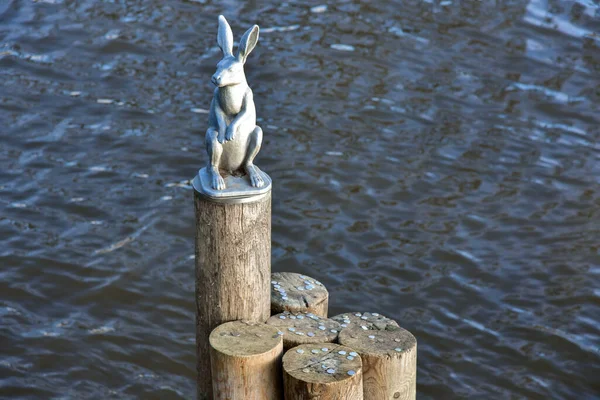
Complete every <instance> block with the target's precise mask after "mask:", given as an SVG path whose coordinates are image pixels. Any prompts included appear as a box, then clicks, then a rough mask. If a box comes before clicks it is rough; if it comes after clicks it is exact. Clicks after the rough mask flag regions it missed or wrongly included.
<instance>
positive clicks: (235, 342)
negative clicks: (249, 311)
mask: <svg viewBox="0 0 600 400" xmlns="http://www.w3.org/2000/svg"><path fill="white" fill-rule="evenodd" d="M210 345H211V353H210V359H211V372H212V383H213V398H214V399H215V400H229V399H247V400H280V399H281V397H282V394H283V391H282V374H281V358H282V356H283V341H282V339H281V335H279V334H278V333H277V328H275V327H272V326H269V325H265V324H258V323H251V322H247V321H235V322H228V323H225V324H223V325H220V326H218V327H217V328H215V330H214V331H213V332H212V333H211V335H210Z"/></svg>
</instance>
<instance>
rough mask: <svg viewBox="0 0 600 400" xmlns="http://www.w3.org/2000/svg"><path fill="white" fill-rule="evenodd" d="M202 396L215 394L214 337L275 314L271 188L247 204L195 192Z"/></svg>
mask: <svg viewBox="0 0 600 400" xmlns="http://www.w3.org/2000/svg"><path fill="white" fill-rule="evenodd" d="M194 206H195V212H196V357H197V361H196V369H197V373H198V375H197V398H198V399H212V398H213V397H212V394H211V389H212V384H211V377H210V371H211V368H210V362H209V352H210V350H209V344H208V337H209V335H210V333H211V331H212V330H213V329H215V328H216V327H217V326H218V325H220V324H222V323H224V322H229V321H236V320H252V321H259V322H265V321H266V320H267V319H268V318H269V317H270V316H271V295H270V290H269V284H270V282H269V279H270V277H271V193H270V192H269V193H268V194H267V195H266V196H262V197H259V198H258V200H257V201H254V202H247V203H242V204H224V203H216V202H213V201H212V200H210V199H207V198H206V197H205V196H203V195H202V194H200V193H199V192H198V191H196V190H195V191H194Z"/></svg>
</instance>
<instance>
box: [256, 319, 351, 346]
mask: <svg viewBox="0 0 600 400" xmlns="http://www.w3.org/2000/svg"><path fill="white" fill-rule="evenodd" d="M267 324H268V325H272V326H275V327H277V328H278V329H279V332H280V333H283V347H284V348H285V349H289V348H291V347H294V346H298V345H300V344H307V343H323V342H334V341H335V340H336V339H337V337H338V333H339V332H340V330H341V327H340V324H339V323H338V322H336V321H333V320H331V319H329V318H322V317H319V316H318V315H315V314H313V313H304V312H299V313H291V312H289V311H284V312H283V313H280V314H276V315H273V316H272V317H271V318H269V319H268V320H267Z"/></svg>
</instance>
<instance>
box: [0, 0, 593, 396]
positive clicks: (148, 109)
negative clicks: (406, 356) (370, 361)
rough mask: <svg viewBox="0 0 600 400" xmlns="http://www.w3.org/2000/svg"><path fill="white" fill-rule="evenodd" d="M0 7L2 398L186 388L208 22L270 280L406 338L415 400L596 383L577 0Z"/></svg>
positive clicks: (586, 105) (589, 162)
mask: <svg viewBox="0 0 600 400" xmlns="http://www.w3.org/2000/svg"><path fill="white" fill-rule="evenodd" d="M322 4H325V3H310V4H307V3H306V2H301V1H291V2H285V3H280V2H266V1H251V2H237V1H208V0H206V1H174V0H172V1H154V0H152V1H151V0H146V1H118V0H114V1H98V0H80V1H68V0H64V1H62V0H43V1H42V0H39V1H31V0H13V1H10V0H4V1H2V2H0V21H1V23H0V122H1V126H2V129H0V398H11V399H13V398H14V399H100V398H102V399H104V398H115V399H190V398H193V396H194V393H195V381H194V379H195V360H194V357H195V351H194V341H195V337H194V332H195V330H194V287H193V282H194V279H193V276H194V271H193V270H194V260H193V245H194V244H193V240H194V217H193V201H192V192H191V191H190V186H189V181H188V180H189V179H190V178H192V177H193V175H194V174H195V173H196V171H197V169H198V168H199V167H201V166H203V165H204V163H205V162H206V156H205V153H204V145H203V138H204V131H205V129H206V126H207V114H206V110H207V109H208V107H209V103H210V99H211V93H212V89H213V87H212V84H211V83H210V76H211V74H212V73H213V72H214V69H215V65H216V63H217V62H218V60H219V57H220V52H219V50H218V48H217V47H216V40H215V38H216V28H217V15H218V14H220V13H224V14H225V15H226V16H227V18H228V19H229V21H230V23H231V24H232V27H233V30H234V34H235V35H236V37H237V38H239V36H240V35H241V34H242V33H243V32H244V31H245V30H246V29H247V28H248V27H249V26H250V25H252V24H254V23H258V24H259V25H260V26H261V29H262V30H261V37H260V41H259V44H258V46H257V48H256V49H255V51H254V52H253V53H252V54H251V55H250V57H249V59H248V63H247V66H246V74H247V77H248V81H249V83H250V85H251V87H252V89H253V91H254V97H255V101H256V105H257V110H258V116H259V118H260V121H259V124H260V125H261V126H262V128H263V130H264V133H265V141H264V144H263V149H262V151H261V153H260V154H259V156H258V158H257V164H258V165H259V166H260V167H261V168H262V169H263V170H265V171H267V172H268V173H269V174H270V175H271V176H272V178H273V180H274V191H273V270H274V271H295V272H302V273H305V274H307V275H310V276H313V277H315V278H316V279H318V280H320V281H321V282H323V283H324V284H325V285H326V286H327V287H328V289H329V291H330V294H331V303H330V304H331V307H330V314H331V315H335V314H338V313H340V312H344V311H375V312H380V313H383V314H385V315H387V316H389V317H392V318H394V319H396V320H397V321H398V322H399V323H400V324H401V325H402V326H403V327H405V328H407V329H409V330H410V331H411V332H412V333H413V334H414V335H415V336H416V337H417V339H418V341H419V353H418V354H419V355H418V364H419V369H418V391H419V393H418V398H419V399H455V398H456V399H458V398H465V399H466V398H468V399H521V398H527V399H547V398H552V399H592V398H595V397H598V396H599V394H600V383H599V378H598V377H600V349H599V348H600V322H599V317H600V242H599V237H600V236H599V234H600V223H599V221H600V219H599V218H600V186H599V179H598V177H599V176H600V163H599V158H600V145H599V141H598V140H599V137H600V129H599V122H600V117H599V114H598V109H599V107H598V106H599V104H600V50H599V47H600V36H599V34H598V32H599V31H600V11H599V10H600V6H599V3H598V1H596V0H594V1H592V0H580V1H566V0H565V1H562V0H560V1H559V0H553V1H544V0H531V1H524V0H523V1H521V0H512V1H511V0H497V1H490V0H482V1H477V0H469V1H458V0H453V1H441V2H440V1H437V0H436V1H417V0H407V1H388V0H386V1H377V2H367V1H362V2H360V1H336V2H330V3H328V4H327V7H326V8H324V7H320V8H315V9H313V10H312V11H311V7H314V6H318V5H322Z"/></svg>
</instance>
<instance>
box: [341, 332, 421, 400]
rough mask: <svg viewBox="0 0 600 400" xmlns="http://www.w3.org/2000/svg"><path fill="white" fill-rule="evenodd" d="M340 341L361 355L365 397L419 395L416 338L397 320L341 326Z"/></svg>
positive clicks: (406, 399) (402, 399) (411, 398)
mask: <svg viewBox="0 0 600 400" xmlns="http://www.w3.org/2000/svg"><path fill="white" fill-rule="evenodd" d="M365 328H366V329H365ZM338 341H339V343H340V344H343V345H345V346H349V347H352V348H353V349H355V350H356V351H357V352H358V354H360V356H361V358H362V361H363V385H364V398H365V400H379V399H394V400H415V399H416V397H417V339H415V337H414V336H413V335H412V334H411V333H410V332H409V331H407V330H406V329H403V328H401V327H398V326H397V324H396V323H395V322H394V321H392V323H389V324H387V325H385V326H380V325H375V324H371V325H367V324H363V325H356V324H354V325H353V326H349V327H348V328H345V329H342V331H341V332H340V334H339V337H338Z"/></svg>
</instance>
